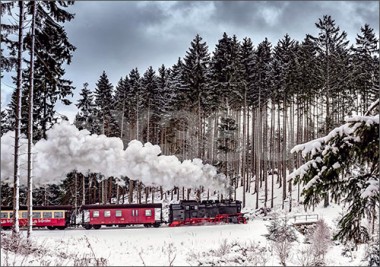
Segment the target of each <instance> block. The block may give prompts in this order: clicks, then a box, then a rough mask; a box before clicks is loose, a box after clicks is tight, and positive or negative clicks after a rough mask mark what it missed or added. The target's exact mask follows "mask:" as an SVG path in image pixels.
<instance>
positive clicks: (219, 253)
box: [187, 239, 269, 266]
mask: <svg viewBox="0 0 380 267" xmlns="http://www.w3.org/2000/svg"><path fill="white" fill-rule="evenodd" d="M268 254H269V253H268V249H267V247H265V246H261V245H260V243H256V242H253V241H251V242H250V243H239V242H236V241H232V242H228V241H227V240H226V239H225V240H223V242H222V243H221V244H220V245H219V247H217V248H216V249H212V250H210V251H207V252H202V253H195V252H190V253H189V254H188V257H187V261H188V262H189V264H190V265H193V264H195V265H198V266H203V265H206V266H265V265H266V263H267V261H268V259H269V255H268Z"/></svg>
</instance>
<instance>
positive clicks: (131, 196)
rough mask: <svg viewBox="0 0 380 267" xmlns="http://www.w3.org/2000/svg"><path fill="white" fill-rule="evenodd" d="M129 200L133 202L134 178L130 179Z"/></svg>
mask: <svg viewBox="0 0 380 267" xmlns="http://www.w3.org/2000/svg"><path fill="white" fill-rule="evenodd" d="M128 202H129V204H131V203H132V202H133V180H132V179H129V195H128Z"/></svg>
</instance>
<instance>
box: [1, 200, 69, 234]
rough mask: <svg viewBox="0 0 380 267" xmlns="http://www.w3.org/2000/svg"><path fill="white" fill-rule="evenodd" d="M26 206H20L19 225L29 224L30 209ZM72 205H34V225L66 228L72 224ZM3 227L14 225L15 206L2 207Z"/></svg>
mask: <svg viewBox="0 0 380 267" xmlns="http://www.w3.org/2000/svg"><path fill="white" fill-rule="evenodd" d="M27 210H28V209H27V207H26V206H21V207H20V208H19V225H20V227H26V226H27V225H28V211H27ZM71 212H72V206H70V205H61V206H33V214H32V217H33V227H47V228H48V229H50V230H53V229H56V228H57V229H61V230H63V229H65V228H66V227H67V226H69V225H70V217H71ZM0 214H1V216H0V217H1V219H0V221H1V228H2V229H4V230H7V229H10V228H11V227H12V225H13V208H12V207H1V213H0Z"/></svg>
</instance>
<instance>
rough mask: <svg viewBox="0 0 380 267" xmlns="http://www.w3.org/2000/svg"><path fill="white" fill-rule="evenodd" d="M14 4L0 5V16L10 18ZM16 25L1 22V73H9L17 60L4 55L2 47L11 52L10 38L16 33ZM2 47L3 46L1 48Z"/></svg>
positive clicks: (10, 55)
mask: <svg viewBox="0 0 380 267" xmlns="http://www.w3.org/2000/svg"><path fill="white" fill-rule="evenodd" d="M14 4H15V2H7V3H3V2H2V3H1V9H0V16H1V17H3V16H4V15H8V16H11V15H12V8H13V7H14ZM17 29H18V28H17V25H12V24H6V23H4V20H2V22H1V37H0V41H1V63H0V69H1V70H2V71H11V70H12V69H13V68H14V67H15V65H16V61H17V58H16V57H15V54H14V53H9V54H5V53H4V48H3V47H4V46H5V47H6V48H7V49H8V50H13V46H14V45H15V41H13V40H11V38H10V36H9V35H11V34H14V33H16V32H17ZM3 45H4V46H3ZM2 77H3V74H1V78H2Z"/></svg>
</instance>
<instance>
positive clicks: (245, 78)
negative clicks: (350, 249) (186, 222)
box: [1, 1, 380, 243]
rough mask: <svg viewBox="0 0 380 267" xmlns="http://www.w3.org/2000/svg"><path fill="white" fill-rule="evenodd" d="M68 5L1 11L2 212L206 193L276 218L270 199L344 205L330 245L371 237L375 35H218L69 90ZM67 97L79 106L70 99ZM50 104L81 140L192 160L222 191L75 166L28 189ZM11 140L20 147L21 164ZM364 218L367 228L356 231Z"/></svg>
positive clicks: (72, 50)
mask: <svg viewBox="0 0 380 267" xmlns="http://www.w3.org/2000/svg"><path fill="white" fill-rule="evenodd" d="M75 4H76V3H75ZM71 5H74V1H18V2H16V1H2V2H1V16H2V22H1V52H2V58H1V72H2V78H3V74H4V73H7V74H12V76H13V81H14V88H15V89H14V92H13V95H12V99H11V101H10V103H9V104H7V106H6V108H4V109H2V110H1V135H2V138H3V137H5V136H6V135H7V134H9V133H11V132H12V133H14V138H13V139H11V140H13V141H12V142H15V143H12V144H10V145H11V146H12V149H13V151H12V153H11V154H12V155H11V157H12V161H11V165H12V170H13V171H14V173H13V174H12V175H11V176H10V177H3V174H2V181H1V206H13V207H16V206H17V205H22V206H23V205H73V206H75V207H78V208H79V207H80V206H81V205H84V204H95V203H100V204H107V203H115V204H127V203H148V202H153V201H155V199H157V198H159V199H161V200H162V199H169V200H173V198H174V200H175V199H176V198H177V200H179V199H191V198H192V196H193V195H195V196H196V197H197V198H198V199H199V200H204V199H208V198H209V196H211V195H215V194H216V195H217V197H218V199H234V200H236V199H237V196H241V199H239V200H241V201H242V207H246V206H251V207H253V209H255V210H258V209H260V208H269V209H271V208H274V201H276V199H277V202H278V201H280V203H281V205H282V207H281V208H282V209H283V210H285V209H286V210H288V211H291V210H292V204H291V203H294V202H296V203H301V204H303V205H304V207H305V209H306V210H313V209H314V207H315V206H316V205H318V204H320V203H323V205H324V207H327V206H329V205H330V204H331V203H346V204H347V206H348V207H349V208H348V210H347V213H346V214H345V215H344V216H343V217H342V218H341V220H340V221H339V223H338V224H339V226H340V228H339V229H340V230H339V231H338V232H337V233H336V235H335V238H337V239H339V240H343V241H344V240H354V241H355V242H356V243H361V242H368V240H370V236H371V235H372V234H373V233H374V232H375V228H376V225H378V222H379V221H378V220H379V218H378V216H379V190H378V187H379V167H380V166H379V110H380V104H379V96H380V94H379V93H380V89H379V85H380V84H379V74H380V73H379V70H380V65H379V63H380V62H379V40H378V33H376V32H375V31H374V29H373V28H372V27H371V25H369V24H363V25H362V27H361V28H360V29H358V32H357V33H351V34H356V38H355V42H350V41H349V40H348V38H347V32H346V31H345V30H344V25H338V24H337V23H336V22H335V20H334V17H332V16H330V15H329V14H326V15H323V16H321V17H319V18H317V17H316V18H315V23H314V24H312V25H308V27H309V28H310V32H317V34H314V35H313V34H308V33H307V32H305V33H304V39H301V40H296V39H293V38H292V36H290V35H288V34H287V33H285V32H284V35H283V37H282V38H281V39H279V40H269V39H268V38H265V39H263V40H261V42H258V43H253V41H252V39H251V38H252V36H254V34H255V33H254V32H252V36H251V37H250V36H247V37H244V38H242V39H239V38H238V37H237V36H236V35H235V34H234V32H228V33H227V32H225V33H224V34H223V35H222V36H220V37H219V39H218V41H217V43H216V45H215V47H211V46H210V45H209V44H208V40H205V39H204V38H203V37H202V36H201V34H198V33H196V32H195V33H194V37H193V39H192V40H188V49H187V50H186V51H183V53H182V54H179V55H175V56H176V57H178V60H177V62H176V63H175V64H174V65H172V66H165V65H164V64H162V65H161V66H160V67H159V68H158V69H155V68H153V67H149V68H147V69H138V68H132V69H125V75H124V76H122V77H120V79H119V80H110V79H109V74H110V73H111V72H112V70H107V71H105V70H103V69H102V68H101V67H100V69H99V73H101V75H100V76H99V78H98V79H97V81H86V82H84V83H83V85H82V86H81V87H80V88H78V87H74V85H73V82H72V80H71V78H70V77H69V76H68V75H66V72H65V67H66V66H67V65H70V64H71V62H72V61H75V60H76V45H75V43H73V42H72V41H71V40H70V38H69V37H70V36H69V35H68V34H67V32H66V29H65V24H66V23H67V22H69V21H72V23H75V17H76V15H77V14H73V13H70V12H69V11H68V7H70V6H71ZM20 14H22V16H20ZM5 17H13V22H12V23H9V24H8V22H7V20H4V19H3V18H5ZM163 38H164V37H163ZM126 60H127V59H126ZM145 60H146V62H147V64H149V58H145ZM91 83H95V84H96V86H95V87H92V86H90V84H91ZM75 92H77V94H79V98H78V99H75V100H72V96H73V95H74V93H75ZM58 104H63V105H67V106H75V107H76V108H77V110H78V112H77V114H76V116H75V118H74V121H72V122H70V123H71V124H73V125H75V126H76V128H77V129H78V130H87V131H88V132H89V135H94V136H95V135H97V136H100V135H104V136H106V137H110V138H111V137H113V138H120V139H121V141H122V143H123V146H124V149H125V148H126V147H127V146H128V144H129V143H130V142H131V141H132V140H138V141H140V142H141V143H142V144H145V143H147V142H149V143H151V144H153V145H158V146H159V147H160V148H161V155H167V156H170V155H174V156H176V157H177V158H178V159H179V160H180V161H181V162H182V161H185V160H192V159H196V158H198V159H201V160H202V162H203V163H204V164H209V165H212V166H214V167H215V168H216V170H217V173H218V174H220V175H224V176H225V179H224V184H223V188H224V191H222V190H221V191H218V190H212V189H208V188H205V186H204V185H198V186H197V185H194V184H193V183H190V182H189V186H185V185H184V184H181V185H180V186H179V185H176V184H173V185H169V186H168V185H160V184H156V185H151V184H144V182H143V180H141V179H136V178H135V177H128V175H121V176H120V177H116V176H109V177H107V176H105V175H104V174H100V173H96V172H92V171H91V170H90V169H89V170H88V171H86V172H85V171H79V170H77V169H75V168H73V169H72V170H71V171H70V172H68V173H67V174H66V175H65V177H63V178H62V180H61V182H60V183H56V182H51V183H49V182H46V183H43V184H39V183H37V182H35V183H34V181H37V179H34V180H33V181H32V179H31V177H33V175H32V171H33V166H34V163H33V160H32V159H31V157H32V153H31V150H30V149H31V147H32V146H33V145H35V144H36V143H38V142H40V141H43V140H45V139H49V130H51V129H52V128H53V127H54V125H56V124H59V123H62V122H64V121H68V118H67V116H65V115H64V114H61V113H58V112H57V105H58ZM8 140H10V139H8ZM23 140H24V141H23ZM17 142H21V143H22V142H25V143H22V146H24V147H25V154H27V155H28V160H26V163H25V164H23V163H22V162H21V163H20V157H21V154H23V153H20V151H19V150H18V148H19V147H20V146H21V143H17ZM2 147H3V148H4V146H3V143H2ZM3 148H2V149H3ZM26 148H28V150H27V151H26ZM4 149H5V148H4ZM20 149H21V148H20ZM89 151H90V150H89ZM90 153H91V152H89V155H90ZM25 157H26V156H25ZM2 158H3V154H2ZM1 164H2V167H1V168H2V172H3V169H4V170H5V167H4V166H5V165H4V166H3V161H2V163H1ZM4 164H5V163H4ZM7 164H9V163H7ZM35 164H38V163H35ZM46 165H49V163H46ZM20 168H24V169H26V170H27V172H26V176H25V180H26V181H27V182H26V183H20V181H19V179H18V177H19V176H20V170H19V169H20ZM5 178H9V179H5ZM46 179H47V180H48V179H49V178H47V177H46ZM30 188H32V190H29V189H30ZM277 189H280V190H277ZM276 190H277V191H276ZM275 192H277V193H275ZM278 192H281V194H278ZM247 196H254V197H253V198H248V197H247ZM262 197H263V199H261V198H262ZM259 198H260V199H259ZM252 201H253V202H252ZM363 218H369V220H370V221H371V223H372V224H371V226H368V227H364V226H363V224H362V223H361V222H362V219H363Z"/></svg>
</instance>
